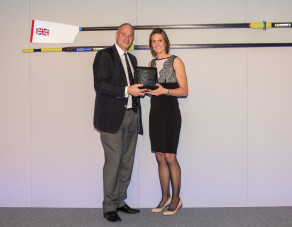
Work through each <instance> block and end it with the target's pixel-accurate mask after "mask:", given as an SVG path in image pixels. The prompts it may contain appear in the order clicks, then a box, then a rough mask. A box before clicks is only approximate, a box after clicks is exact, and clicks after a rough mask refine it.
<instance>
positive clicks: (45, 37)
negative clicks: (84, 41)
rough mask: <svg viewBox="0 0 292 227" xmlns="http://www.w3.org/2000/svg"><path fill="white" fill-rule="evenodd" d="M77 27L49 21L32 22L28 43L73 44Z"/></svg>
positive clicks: (77, 30)
mask: <svg viewBox="0 0 292 227" xmlns="http://www.w3.org/2000/svg"><path fill="white" fill-rule="evenodd" d="M78 32H79V27H77V26H74V25H68V24H61V23H55V22H49V21H40V20H33V21H32V26H31V37H30V42H32V43H73V42H74V39H75V37H76V35H77V34H78Z"/></svg>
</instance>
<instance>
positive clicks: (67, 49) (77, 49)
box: [22, 43, 292, 53]
mask: <svg viewBox="0 0 292 227" xmlns="http://www.w3.org/2000/svg"><path fill="white" fill-rule="evenodd" d="M290 46H292V43H222V44H173V45H171V47H170V49H199V48H243V47H245V48H247V47H290ZM106 47H107V46H79V47H63V48H62V47H61V48H41V49H23V50H22V52H23V53H34V52H88V51H99V50H101V49H104V48H106ZM149 49H150V48H149V46H148V45H136V46H134V45H132V46H131V48H130V49H129V51H133V50H149Z"/></svg>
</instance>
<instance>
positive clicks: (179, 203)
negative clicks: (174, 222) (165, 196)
mask: <svg viewBox="0 0 292 227" xmlns="http://www.w3.org/2000/svg"><path fill="white" fill-rule="evenodd" d="M181 207H182V200H181V199H180V200H179V202H178V205H177V208H176V209H175V210H174V211H170V210H166V211H164V212H163V215H174V214H176V212H177V210H180V208H181Z"/></svg>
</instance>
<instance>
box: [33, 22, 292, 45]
mask: <svg viewBox="0 0 292 227" xmlns="http://www.w3.org/2000/svg"><path fill="white" fill-rule="evenodd" d="M133 27H134V29H135V30H151V29H154V28H163V29H219V28H251V29H264V30H266V29H269V28H290V27H292V22H265V21H264V22H252V23H229V24H177V25H135V26H133ZM117 29H118V26H107V27H78V26H75V25H68V24H61V23H55V22H49V21H40V20H33V21H32V26H31V37H30V42H33V43H73V42H74V39H75V37H76V36H77V34H78V33H79V32H80V31H109V30H117Z"/></svg>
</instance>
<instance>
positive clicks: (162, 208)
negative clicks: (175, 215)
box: [151, 197, 171, 213]
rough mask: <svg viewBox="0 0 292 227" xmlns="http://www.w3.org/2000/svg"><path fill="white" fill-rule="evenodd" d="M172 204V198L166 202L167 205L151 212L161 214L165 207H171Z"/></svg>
mask: <svg viewBox="0 0 292 227" xmlns="http://www.w3.org/2000/svg"><path fill="white" fill-rule="evenodd" d="M170 202H171V197H169V199H168V200H167V201H166V203H165V204H164V206H163V207H161V208H153V209H152V210H151V211H152V212H153V213H160V212H161V211H163V210H164V208H165V207H167V206H169V204H170Z"/></svg>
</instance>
